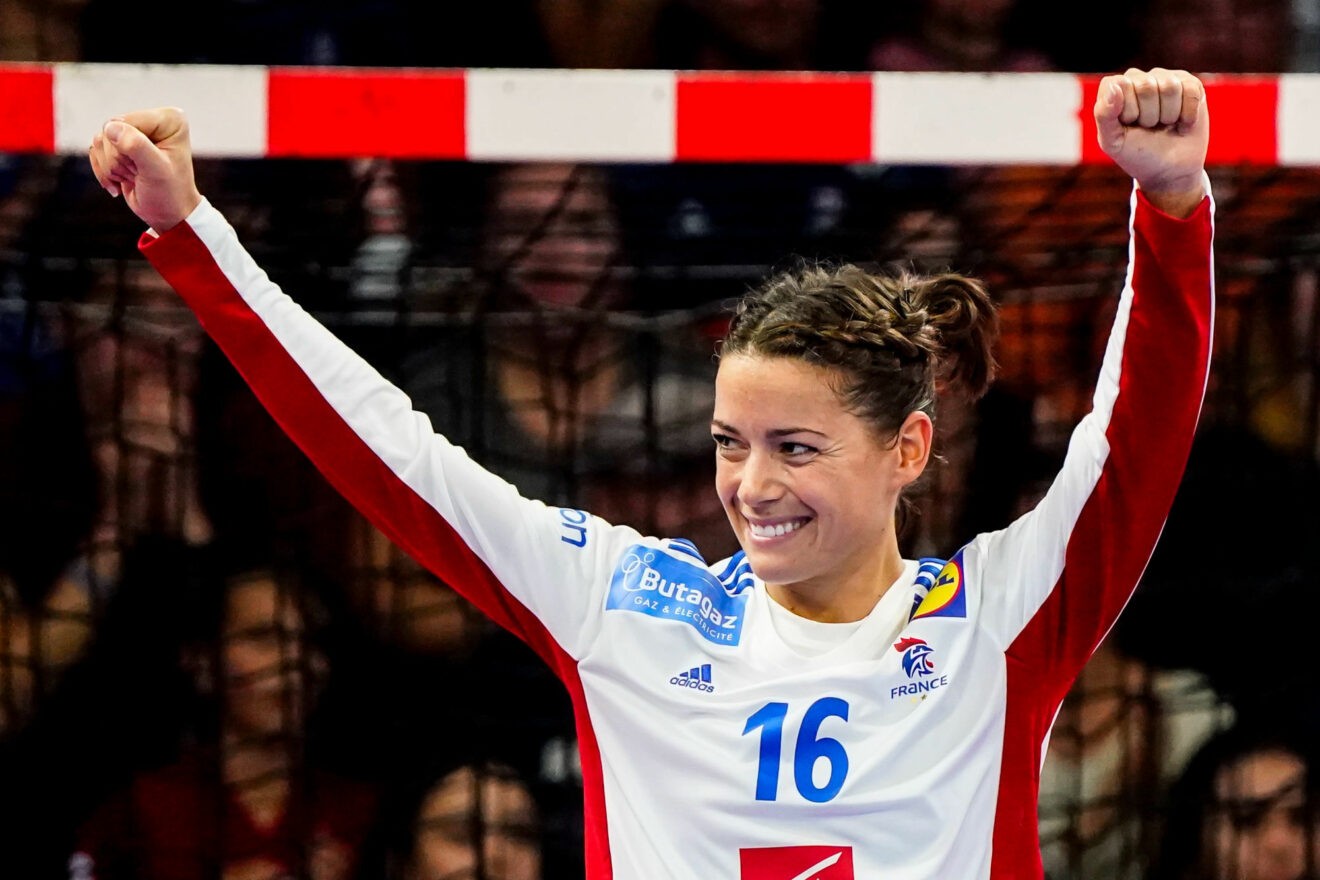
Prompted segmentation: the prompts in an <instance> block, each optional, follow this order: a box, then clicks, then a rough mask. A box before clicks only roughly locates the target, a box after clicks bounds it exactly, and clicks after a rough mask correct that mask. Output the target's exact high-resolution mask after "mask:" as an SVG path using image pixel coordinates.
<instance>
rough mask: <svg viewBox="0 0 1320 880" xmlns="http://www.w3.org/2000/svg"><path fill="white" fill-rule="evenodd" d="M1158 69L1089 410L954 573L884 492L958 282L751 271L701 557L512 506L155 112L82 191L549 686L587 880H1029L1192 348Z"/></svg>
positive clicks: (975, 311) (725, 371)
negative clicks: (202, 172)
mask: <svg viewBox="0 0 1320 880" xmlns="http://www.w3.org/2000/svg"><path fill="white" fill-rule="evenodd" d="M1203 104H1204V91H1203V88H1202V86H1201V83H1200V81H1199V80H1197V79H1196V78H1195V77H1192V76H1191V75H1190V74H1187V73H1186V72H1183V71H1167V70H1163V69H1158V68H1157V69H1155V70H1152V71H1150V72H1144V71H1138V70H1130V71H1128V72H1127V73H1126V74H1124V75H1121V76H1113V77H1107V78H1105V79H1104V80H1103V81H1102V82H1101V85H1100V88H1099V94H1098V98H1097V102H1096V106H1095V116H1096V121H1097V126H1098V133H1099V138H1100V142H1101V145H1102V147H1103V148H1104V149H1105V151H1106V152H1107V154H1108V155H1110V156H1111V157H1113V158H1114V160H1115V161H1116V162H1117V163H1118V165H1119V166H1120V167H1121V168H1122V169H1123V171H1124V172H1126V173H1127V174H1129V175H1130V176H1131V177H1133V178H1134V179H1135V181H1136V185H1137V188H1138V192H1136V193H1135V194H1134V196H1133V205H1134V216H1133V223H1132V228H1133V230H1134V236H1133V245H1132V255H1133V262H1132V266H1131V267H1130V270H1129V279H1130V283H1129V284H1128V285H1126V288H1125V290H1124V293H1123V298H1122V301H1121V303H1120V305H1119V307H1118V310H1117V315H1118V318H1117V320H1116V323H1115V332H1114V335H1113V337H1112V339H1111V342H1110V346H1109V349H1108V354H1107V357H1106V360H1105V364H1104V366H1103V369H1102V373H1101V382H1100V387H1099V389H1098V391H1097V393H1096V399H1095V409H1094V411H1093V413H1092V414H1091V415H1090V416H1088V418H1087V419H1086V420H1084V421H1083V422H1082V424H1081V425H1079V427H1078V429H1077V432H1076V434H1075V437H1074V441H1073V448H1072V452H1071V454H1070V455H1069V457H1068V459H1067V460H1066V462H1065V464H1064V467H1063V472H1062V473H1061V475H1060V476H1059V478H1058V479H1057V480H1056V482H1055V484H1054V486H1053V488H1052V489H1051V490H1050V491H1049V492H1048V493H1047V495H1046V497H1045V498H1044V499H1043V500H1042V502H1041V503H1040V505H1039V506H1038V507H1037V508H1036V509H1035V510H1034V511H1033V512H1031V513H1029V514H1027V515H1026V516H1025V517H1023V518H1022V519H1020V520H1018V521H1017V522H1016V523H1014V524H1013V525H1012V526H1010V527H1009V528H1007V529H1005V530H1004V531H1001V532H994V533H989V534H983V535H980V536H978V537H976V538H975V539H974V540H973V541H972V542H971V543H969V544H967V545H966V546H964V547H963V548H962V549H961V550H959V551H958V552H957V553H956V554H955V555H954V556H953V558H952V559H950V560H949V561H948V562H947V563H945V562H943V561H924V562H918V561H916V560H905V559H903V558H902V556H901V554H900V552H899V549H898V542H897V539H896V537H895V520H896V515H897V510H898V505H899V499H900V496H901V495H902V494H903V491H904V489H905V488H907V487H908V486H910V485H912V483H913V482H914V481H915V480H916V479H917V478H918V477H919V476H920V475H921V473H922V471H923V469H924V468H925V465H926V463H927V461H928V460H929V457H930V454H931V446H930V442H931V436H932V429H931V424H932V423H931V409H932V402H933V400H934V395H935V389H936V386H937V383H938V382H942V381H950V382H953V383H956V384H959V385H961V386H963V387H965V388H966V389H968V390H969V391H971V392H977V391H979V390H981V389H982V388H983V387H984V385H985V383H986V382H987V381H988V379H989V377H990V376H991V373H992V367H991V362H990V357H989V353H990V339H991V338H992V335H993V334H992V330H993V319H992V312H991V310H990V301H989V299H988V297H987V296H986V294H985V291H984V290H983V289H982V288H981V287H980V285H978V284H977V283H975V282H973V281H970V280H967V279H963V278H961V277H958V276H950V277H938V278H934V279H922V278H901V279H876V278H872V277H870V276H866V275H865V274H864V273H861V272H860V271H858V270H856V269H854V268H850V267H845V268H842V269H839V270H837V271H835V270H821V271H817V270H814V269H813V270H807V271H804V272H801V273H796V274H790V275H789V276H787V277H782V278H777V279H772V280H771V281H770V282H768V283H767V284H766V285H765V287H764V288H763V289H761V290H760V291H757V292H755V293H753V294H752V295H751V296H750V297H748V298H747V299H746V300H745V301H744V303H743V305H742V306H741V307H740V309H739V313H738V314H737V315H736V316H735V318H734V320H733V322H732V326H731V330H730V333H729V337H728V339H727V340H726V342H725V344H724V347H723V353H722V360H721V364H720V367H719V371H718V376H717V380H716V390H715V405H714V417H713V419H712V432H713V434H714V438H715V442H716V444H717V477H716V484H717V489H718V492H719V495H720V498H721V500H722V502H723V504H724V507H725V511H726V513H727V515H728V517H729V520H730V522H731V524H732V525H733V528H734V532H735V533H736V535H737V537H738V540H739V542H740V544H741V545H742V548H743V550H742V552H740V553H738V554H736V555H734V556H733V557H732V558H730V559H728V560H724V561H721V562H718V563H716V564H714V565H707V563H706V562H705V560H704V559H703V558H702V557H701V556H700V553H699V551H698V550H697V549H696V548H695V547H694V546H693V545H691V544H690V543H689V542H686V541H682V540H677V539H673V540H666V539H660V538H652V537H645V536H643V535H640V534H638V533H637V532H635V531H633V530H631V529H628V528H626V527H622V526H610V525H608V524H606V523H604V522H602V521H601V520H599V519H596V518H593V517H592V516H591V515H590V514H588V513H586V512H583V511H579V510H571V509H564V508H550V507H546V506H545V505H543V504H541V503H539V502H536V501H531V500H527V499H523V498H521V497H520V496H518V494H517V492H516V490H515V489H513V487H511V486H510V485H508V484H507V483H504V482H503V481H502V480H500V479H499V478H497V477H494V476H492V475H491V474H489V473H487V472H485V471H483V470H482V469H481V468H479V467H477V466H476V465H475V464H474V463H473V462H472V461H471V460H469V459H468V457H467V456H466V455H465V454H463V452H462V451H461V450H458V449H456V448H454V447H453V446H451V445H450V444H449V443H448V442H447V441H446V440H444V439H443V438H442V437H439V436H438V435H436V434H434V432H433V431H432V430H431V426H430V424H429V423H428V422H427V421H426V419H425V418H424V417H421V416H419V415H417V414H415V413H414V412H413V411H412V409H411V405H410V402H409V400H408V399H407V397H406V396H405V395H403V394H402V393H401V392H399V391H398V390H397V389H394V388H392V387H391V386H389V385H388V383H386V382H385V381H383V380H382V379H381V377H380V376H379V375H378V374H377V373H376V372H375V371H374V370H373V369H371V367H370V366H369V365H367V364H366V363H365V362H363V361H361V360H360V359H358V358H356V357H355V356H353V354H352V353H351V352H350V351H348V350H347V349H346V347H345V346H343V345H342V344H341V343H339V342H338V341H337V340H335V339H334V338H333V337H332V336H331V335H330V334H329V333H328V332H327V331H326V330H325V329H324V328H323V327H321V326H320V325H318V324H317V323H316V322H315V321H314V320H313V319H312V318H311V317H310V316H308V315H307V314H306V313H305V312H303V311H302V310H301V309H299V308H298V307H297V306H296V305H295V304H294V303H293V301H292V300H290V299H289V298H288V297H287V296H286V295H284V294H283V293H282V292H281V291H280V290H279V289H278V288H277V287H275V286H274V285H273V284H271V283H270V281H269V279H268V278H267V277H266V276H265V274H264V273H263V272H262V271H261V269H260V268H259V267H258V266H257V265H256V264H255V262H254V261H253V260H252V259H251V258H250V257H249V256H248V255H247V254H246V252H245V251H244V250H243V249H242V247H241V245H240V244H239V243H238V240H237V237H236V236H235V235H234V233H233V231H232V229H231V228H230V227H229V225H228V224H227V223H226V222H225V221H224V218H223V217H222V216H221V215H220V214H219V213H218V212H217V211H216V210H215V209H214V208H213V207H212V206H211V205H210V203H209V202H207V201H206V200H205V199H203V197H202V196H201V194H200V192H198V191H197V188H196V185H195V183H194V181H193V175H192V162H191V153H190V147H189V138H188V127H187V122H186V120H185V119H184V117H183V115H182V114H181V113H180V112H179V111H177V110H171V109H157V110H146V111H140V112H137V113H133V114H129V115H128V116H125V117H121V118H118V119H115V120H112V121H110V122H108V123H107V125H106V127H105V129H104V130H103V132H102V133H101V134H98V135H97V136H96V137H95V139H94V140H93V143H92V146H91V152H90V159H91V163H92V167H93V170H94V172H95V173H96V176H97V179H98V181H99V182H100V183H101V185H102V186H104V187H105V188H106V189H107V190H108V191H109V192H111V193H112V194H113V195H123V196H124V197H125V199H126V201H127V202H128V204H129V206H130V208H132V209H133V210H134V212H135V213H136V214H137V216H138V217H139V218H140V219H142V220H143V221H144V222H145V223H147V224H149V225H150V226H151V227H152V228H153V230H154V232H153V233H152V234H149V235H148V236H146V237H144V239H143V241H142V250H143V252H144V253H145V254H146V255H147V257H148V258H149V259H150V260H151V262H152V263H153V264H154V265H155V266H156V267H157V269H158V270H159V271H160V272H161V273H162V274H163V275H164V277H165V278H166V279H167V280H168V281H169V282H170V283H171V284H172V285H173V286H174V287H175V289H176V290H177V291H179V293H180V294H181V295H182V296H183V297H184V299H185V300H187V301H188V303H189V304H190V305H191V306H192V307H193V308H194V309H195V310H196V311H197V313H198V315H199V317H200V318H201V322H202V324H203V326H204V327H205V328H206V329H207V331H208V332H209V333H210V334H211V335H212V337H213V338H214V339H215V340H216V341H217V343H218V344H219V345H220V346H221V348H222V349H224V350H225V351H226V353H227V354H228V355H229V357H230V358H231V359H232V360H233V361H234V363H235V364H236V365H237V367H238V369H239V371H240V372H241V373H243V374H244V375H245V377H246V378H247V380H248V381H249V382H250V383H251V384H252V385H253V386H254V389H255V390H256V392H257V394H258V396H259V397H261V398H262V400H263V402H264V403H265V405H266V406H267V407H268V408H269V409H270V410H271V411H272V413H273V414H274V415H275V418H276V419H277V420H279V421H280V422H281V424H282V425H283V427H284V428H285V430H286V431H288V432H289V434H290V435H291V436H292V437H293V438H294V439H295V440H296V441H297V442H298V443H299V444H300V445H301V446H302V447H303V448H304V450H305V451H307V452H308V454H309V455H310V456H311V457H312V458H313V459H315V460H316V461H317V463H318V465H319V467H320V468H321V469H322V470H323V472H324V473H325V474H326V475H327V476H328V477H329V479H330V480H331V481H332V482H333V483H334V484H335V485H336V486H337V487H338V488H339V489H340V491H342V492H343V493H344V494H345V495H346V496H347V497H348V498H349V499H350V500H351V501H352V502H353V503H354V504H355V505H356V506H357V507H358V508H360V509H361V510H362V511H363V512H364V513H365V514H366V515H367V516H368V517H369V518H371V519H372V520H373V521H374V522H375V523H376V524H377V525H378V526H379V527H380V528H381V529H382V531H384V532H385V533H386V534H387V535H388V536H389V537H390V538H391V539H392V540H393V541H395V542H396V543H397V544H398V545H399V546H401V547H402V548H403V549H405V550H407V551H408V552H409V553H410V554H412V555H413V556H415V557H416V558H417V559H418V560H419V561H421V562H422V563H423V564H425V565H427V566H428V567H429V568H431V569H432V570H433V571H435V572H436V573H437V574H438V575H439V576H440V577H442V578H443V579H444V580H445V581H446V582H447V583H449V584H452V585H453V586H454V587H455V588H456V589H458V590H460V591H462V592H464V593H465V595H466V596H467V597H468V598H469V599H471V600H472V601H473V602H474V603H475V604H476V605H477V606H478V607H480V608H481V609H482V610H484V611H485V612H486V613H487V614H488V615H490V616H491V617H492V618H493V619H494V620H495V621H497V622H498V623H500V624H502V625H503V626H505V627H507V628H508V629H510V630H511V631H513V632H515V633H517V634H518V635H519V636H520V637H522V638H523V639H524V640H526V641H527V642H528V644H530V645H531V646H532V647H533V648H534V649H536V650H537V651H538V652H539V653H540V655H541V656H542V657H543V658H544V659H545V660H546V662H547V663H549V664H550V666H551V667H552V668H553V669H554V670H555V671H556V672H557V673H558V675H559V676H560V678H561V679H562V680H563V681H564V683H565V685H566V687H567V688H568V690H569V693H570V695H571V696H572V698H573V703H574V709H575V713H576V718H577V723H578V728H579V739H580V745H581V757H582V772H583V780H584V786H585V799H586V805H585V806H586V861H587V876H588V877H590V878H592V880H603V878H647V880H652V878H692V877H735V876H736V877H741V878H742V880H768V878H781V877H782V878H790V877H792V878H807V877H816V878H821V880H837V878H852V877H854V876H857V877H885V878H937V877H938V878H951V877H957V878H976V877H995V878H1007V877H1014V878H1019V877H1028V876H1037V877H1039V876H1041V873H1042V872H1041V867H1040V852H1039V846H1038V842H1037V837H1036V808H1035V803H1036V780H1037V774H1038V769H1039V767H1040V759H1041V755H1042V753H1043V749H1044V743H1045V741H1046V739H1047V736H1048V733H1049V728H1050V723H1051V719H1052V718H1053V717H1054V714H1055V711H1056V710H1057V708H1058V706H1059V703H1060V701H1061V700H1062V699H1063V696H1064V694H1065V693H1066V692H1067V690H1068V686H1069V684H1070V683H1071V681H1072V679H1073V677H1074V676H1075V675H1076V673H1077V671H1078V670H1079V669H1080V668H1081V667H1082V665H1083V664H1084V663H1085V661H1086V658H1087V657H1088V656H1089V655H1090V653H1091V652H1092V651H1093V650H1094V648H1095V647H1096V645H1097V644H1098V643H1099V642H1100V640H1101V639H1102V638H1103V636H1104V634H1105V633H1106V632H1107V631H1108V629H1109V627H1110V626H1111V625H1112V623H1113V622H1114V619H1115V618H1116V617H1117V615H1118V613H1119V611H1120V610H1121V609H1122V607H1123V604H1124V603H1125V602H1126V601H1127V599H1128V597H1129V595H1130V593H1131V591H1132V589H1133V587H1134V586H1135V584H1136V582H1137V579H1138V577H1139V575H1140V573H1141V570H1142V568H1143V566H1144V565H1145V563H1146V561H1147V559H1148V558H1149V556H1150V552H1151V548H1152V547H1153V545H1154V543H1155V541H1156V538H1157V537H1158V534H1159V530H1160V527H1161V525H1162V523H1163V520H1164V518H1165V515H1166V514H1167V511H1168V507H1169V505H1170V503H1171V501H1172V498H1173V494H1174V491H1175V488H1176V486H1177V482H1178V475H1179V474H1180V473H1181V470H1182V467H1183V464H1184V462H1185V460H1186V456H1187V452H1188V448H1189V446H1190V444H1191V439H1192V435H1193V433H1194V430H1195V427H1196V421H1197V415H1198V413H1199V410H1200V405H1201V399H1202V395H1203V391H1204V387H1205V381H1206V375H1207V372H1208V369H1209V335H1210V322H1211V313H1212V311H1213V285H1212V283H1211V248H1210V243H1211V232H1212V225H1211V207H1210V200H1209V198H1208V185H1207V182H1206V181H1207V178H1206V176H1205V172H1204V163H1205V153H1206V145H1207V142H1208V136H1209V120H1208V115H1207V111H1206V109H1205V107H1204V106H1203Z"/></svg>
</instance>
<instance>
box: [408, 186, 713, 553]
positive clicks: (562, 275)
mask: <svg viewBox="0 0 1320 880" xmlns="http://www.w3.org/2000/svg"><path fill="white" fill-rule="evenodd" d="M491 183H492V189H491V191H490V197H489V199H488V201H487V205H488V214H487V217H486V220H485V225H484V229H483V236H482V245H481V251H480V256H479V264H478V266H479V270H478V271H479V273H480V277H479V279H478V284H479V290H478V291H477V296H478V300H477V301H476V302H475V303H472V302H470V301H469V302H467V303H466V305H465V304H464V303H452V304H450V305H449V308H458V309H467V310H471V309H472V308H474V307H475V308H476V309H477V314H478V315H480V316H482V326H477V327H472V326H469V327H467V328H464V327H463V326H462V325H460V326H459V328H458V329H456V330H454V331H453V332H452V333H449V334H443V335H436V336H433V337H432V338H430V339H429V340H428V339H423V338H421V337H419V338H418V344H419V346H422V345H424V347H419V350H418V351H417V352H416V353H415V354H412V355H410V356H409V357H408V359H407V361H406V362H405V363H403V364H402V365H401V371H402V373H403V376H404V378H403V384H404V387H406V388H407V389H408V390H409V391H410V393H411V394H412V395H413V399H414V402H415V403H416V404H417V405H418V406H419V407H420V408H421V409H422V410H424V411H425V412H427V413H428V414H429V415H430V416H431V417H432V420H433V421H434V422H435V423H436V425H437V427H438V428H439V429H440V430H442V431H443V432H444V433H445V434H446V436H448V437H449V438H450V439H451V440H453V441H454V442H456V443H457V444H458V445H460V446H463V447H464V448H466V449H467V450H468V451H469V452H470V453H472V454H473V455H474V457H477V458H478V460H481V461H483V463H485V464H486V466H487V467H489V468H491V469H492V470H493V471H495V472H496V473H498V474H500V475H501V476H503V477H504V478H505V479H507V480H509V481H510V482H512V483H513V484H515V485H516V486H518V488H519V489H520V490H521V491H522V493H523V494H524V495H525V496H527V497H530V498H536V499H539V500H542V501H545V502H546V503H549V504H556V505H566V506H572V507H578V506H581V507H585V508H587V509H590V510H592V511H593V512H594V513H597V514H599V515H601V516H603V517H605V518H606V519H609V518H610V517H615V518H616V519H621V520H622V519H627V520H628V521H630V522H632V523H636V524H638V525H639V527H641V528H643V529H647V530H653V531H654V532H655V533H657V534H660V533H664V534H680V535H685V536H687V537H690V538H692V539H693V540H709V542H710V543H709V544H708V545H707V546H709V547H713V548H715V549H716V550H719V549H721V548H723V549H729V548H730V547H731V544H730V541H731V537H730V536H729V534H728V528H727V526H726V525H725V524H724V517H723V513H722V511H720V508H719V505H718V503H717V499H716V498H714V496H713V494H712V493H710V492H709V491H708V485H709V484H708V482H705V480H706V478H707V477H708V476H709V468H710V467H711V466H712V462H713V457H712V456H711V454H710V448H711V447H710V442H711V441H710V437H709V418H710V406H711V397H710V395H711V390H710V383H709V377H710V374H711V373H712V372H713V369H714V364H713V361H712V360H710V359H709V358H705V359H702V358H692V357H689V355H690V354H691V352H692V351H693V350H694V349H697V350H700V349H704V350H705V351H706V352H707V353H710V352H713V344H712V341H711V340H710V339H709V338H708V337H706V336H704V335H702V334H701V333H700V332H699V329H698V328H696V327H695V326H694V323H693V321H692V319H691V318H690V317H688V316H683V315H677V316H676V322H675V323H674V324H673V326H672V327H669V328H667V329H665V330H664V331H658V330H657V329H655V325H654V324H653V325H652V326H650V327H648V328H645V329H638V328H639V326H640V325H639V322H638V321H637V320H636V319H635V317H634V318H630V314H631V313H632V312H633V311H634V310H635V309H636V306H637V302H636V294H635V288H634V287H633V285H632V283H631V281H630V279H628V278H627V277H626V275H625V270H626V267H627V265H628V263H627V260H626V259H625V257H624V253H623V251H622V248H623V243H622V241H621V239H620V227H619V219H618V216H617V213H616V209H615V205H614V202H613V200H612V194H611V190H610V178H609V177H608V176H607V175H606V174H605V172H604V171H603V170H602V169H600V168H597V167H593V166H583V165H578V166H574V165H564V164H555V163H533V164H525V165H510V166H504V167H502V168H500V169H498V170H497V171H496V173H495V174H494V175H493V178H492V181H491ZM442 307H443V304H442ZM469 313H470V312H469ZM654 320H656V321H660V320H663V319H654ZM474 389H479V390H476V391H474ZM639 505H640V506H639ZM730 552H731V551H730Z"/></svg>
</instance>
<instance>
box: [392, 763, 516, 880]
mask: <svg viewBox="0 0 1320 880" xmlns="http://www.w3.org/2000/svg"><path fill="white" fill-rule="evenodd" d="M536 826H537V819H536V805H535V803H534V802H533V801H532V796H531V795H530V794H529V793H528V791H527V789H526V788H525V787H524V786H523V785H522V784H521V783H519V782H518V781H517V780H516V779H514V778H511V777H510V776H508V775H505V774H500V773H490V772H485V771H478V770H475V769H473V768H472V767H461V768H459V769H458V770H455V771H454V772H452V773H450V774H449V775H448V776H446V777H445V778H444V779H442V780H441V781H440V783H439V784H438V785H436V786H435V788H433V789H432V790H431V791H430V792H429V793H428V794H427V796H426V800H425V801H423V803H422V809H421V812H420V815H419V816H418V817H417V834H416V843H415V844H414V848H413V854H412V860H411V865H410V871H409V874H408V876H409V880H476V878H477V877H478V876H480V877H481V878H484V880H539V878H540V876H541V849H540V846H539V844H538V843H537V835H536ZM478 846H480V848H481V850H480V852H481V858H480V867H481V869H482V870H481V871H480V874H478V862H479V860H478V856H477V853H478V849H477V847H478Z"/></svg>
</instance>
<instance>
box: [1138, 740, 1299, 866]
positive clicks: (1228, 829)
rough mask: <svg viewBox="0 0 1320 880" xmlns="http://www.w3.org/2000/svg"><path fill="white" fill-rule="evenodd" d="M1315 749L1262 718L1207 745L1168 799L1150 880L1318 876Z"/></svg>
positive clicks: (1186, 770)
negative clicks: (1160, 839) (1161, 836)
mask: <svg viewBox="0 0 1320 880" xmlns="http://www.w3.org/2000/svg"><path fill="white" fill-rule="evenodd" d="M1313 751H1314V746H1312V745H1310V744H1309V743H1308V737H1306V736H1305V734H1304V732H1303V731H1301V730H1298V729H1295V728H1294V727H1291V726H1290V725H1288V724H1287V723H1279V721H1278V720H1277V719H1273V718H1268V717H1252V718H1244V719H1243V720H1241V721H1239V722H1238V723H1237V724H1235V725H1234V726H1232V727H1228V728H1225V729H1224V730H1222V731H1220V732H1219V733H1217V734H1216V735H1214V736H1212V737H1210V738H1209V739H1208V740H1206V741H1205V742H1204V743H1203V744H1202V745H1201V747H1200V748H1199V749H1198V751H1197V752H1196V754H1195V755H1193V756H1192V759H1191V760H1190V761H1189V762H1188V764H1187V767H1186V769H1185V770H1184V771H1183V774H1182V776H1181V777H1180V778H1179V779H1178V781H1177V782H1176V783H1175V784H1174V785H1173V787H1172V788H1171V789H1170V791H1169V795H1168V798H1167V803H1166V804H1165V806H1166V810H1165V813H1164V815H1165V817H1166V819H1165V827H1164V831H1163V838H1162V841H1161V846H1160V850H1159V858H1158V860H1157V862H1156V864H1155V867H1154V869H1153V871H1152V872H1151V874H1150V875H1149V876H1150V878H1151V880H1308V878H1314V877H1316V876H1318V874H1317V871H1318V870H1320V845H1318V843H1317V842H1318V841H1320V824H1317V818H1320V817H1318V816H1317V813H1316V804H1317V800H1316V798H1317V791H1316V788H1317V785H1316V783H1317V780H1316V778H1315V773H1314V771H1313V769H1312V765H1311V761H1312V757H1313V756H1312V753H1313Z"/></svg>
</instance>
